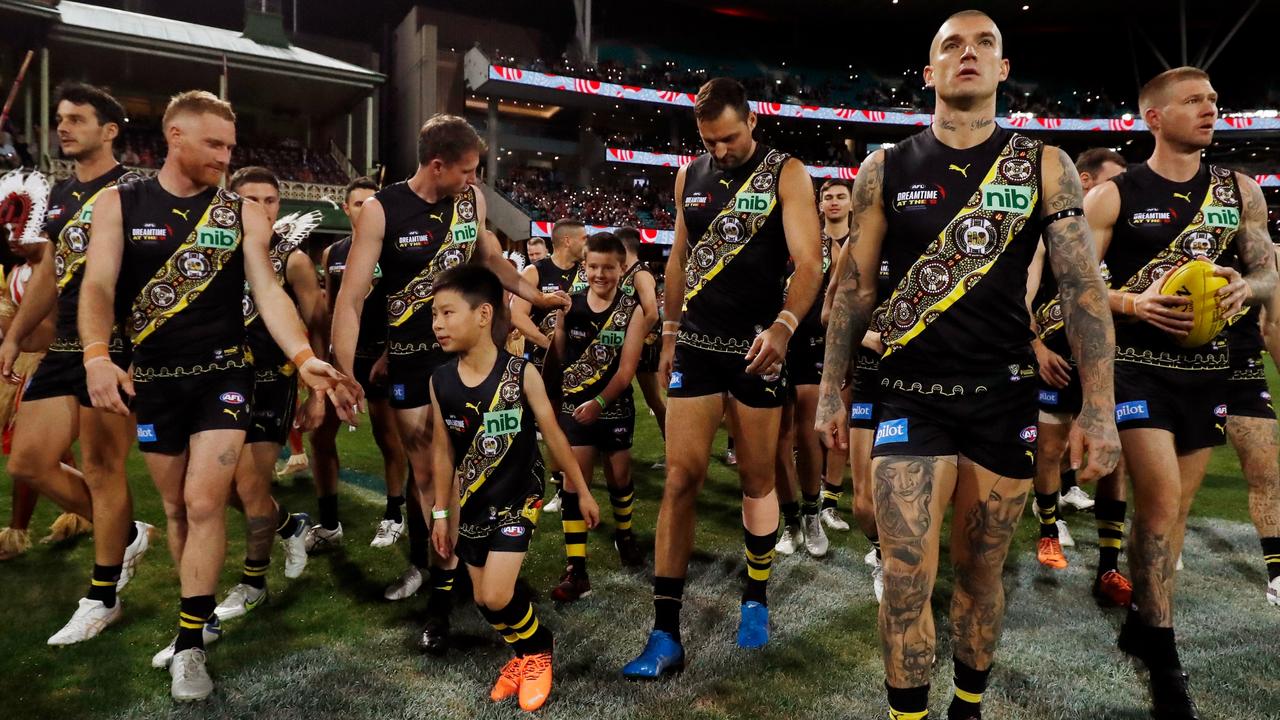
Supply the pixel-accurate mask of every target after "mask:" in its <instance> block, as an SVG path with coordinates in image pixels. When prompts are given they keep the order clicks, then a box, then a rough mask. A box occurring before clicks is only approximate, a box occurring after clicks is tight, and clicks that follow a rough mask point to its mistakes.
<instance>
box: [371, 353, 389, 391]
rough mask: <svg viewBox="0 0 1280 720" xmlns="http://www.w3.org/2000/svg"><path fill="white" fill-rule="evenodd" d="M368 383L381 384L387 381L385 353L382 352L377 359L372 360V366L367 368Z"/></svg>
mask: <svg viewBox="0 0 1280 720" xmlns="http://www.w3.org/2000/svg"><path fill="white" fill-rule="evenodd" d="M368 380H369V384H371V385H381V384H383V383H385V382H386V381H387V354H386V353H382V354H381V355H379V356H378V359H377V360H374V361H373V367H371V368H369V378H368Z"/></svg>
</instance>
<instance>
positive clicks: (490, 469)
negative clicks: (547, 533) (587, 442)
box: [431, 265, 600, 711]
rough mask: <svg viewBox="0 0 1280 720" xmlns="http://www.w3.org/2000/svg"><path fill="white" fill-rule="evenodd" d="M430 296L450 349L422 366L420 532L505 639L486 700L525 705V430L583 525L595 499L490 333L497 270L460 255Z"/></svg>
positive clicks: (529, 511) (532, 655)
mask: <svg viewBox="0 0 1280 720" xmlns="http://www.w3.org/2000/svg"><path fill="white" fill-rule="evenodd" d="M434 295H435V297H434V302H433V305H432V308H431V313H432V329H433V330H434V331H435V333H436V337H437V339H438V340H439V342H440V346H441V347H442V348H443V349H444V350H445V351H446V352H450V353H454V354H455V356H454V358H453V359H452V360H450V361H449V362H448V363H446V364H445V365H443V366H441V367H440V368H439V369H437V370H436V371H435V372H434V373H433V374H432V377H431V406H432V408H433V411H432V418H433V420H432V422H433V423H434V426H435V430H434V436H435V442H433V443H432V452H433V454H434V459H433V463H434V465H433V470H434V471H433V473H432V475H433V477H434V478H435V507H434V508H433V509H432V512H431V517H432V520H433V527H432V535H431V539H432V543H433V544H434V545H435V548H436V551H437V552H439V553H440V555H441V556H442V557H445V558H449V557H451V556H453V555H454V554H456V555H457V556H458V559H459V560H460V561H461V562H463V563H464V564H465V565H466V566H467V572H468V573H469V574H470V575H471V583H472V587H473V588H474V592H475V599H476V604H477V605H478V606H479V608H480V613H481V614H482V615H484V617H485V619H486V620H488V621H489V623H490V624H491V625H493V627H494V629H495V630H497V631H498V632H499V633H500V634H501V635H502V638H503V639H504V640H506V641H507V643H509V644H510V645H511V646H512V649H513V650H515V653H516V656H515V657H514V658H512V659H511V661H510V662H508V663H507V664H506V666H505V667H503V668H502V672H501V674H500V675H499V676H498V681H497V683H496V684H495V685H494V686H493V690H492V692H490V693H489V697H490V699H492V700H493V701H495V702H497V701H501V700H505V699H506V698H509V697H511V696H513V695H519V699H520V707H521V708H522V709H524V710H527V711H533V710H537V709H538V708H540V707H542V704H543V703H545V702H546V700H547V696H548V695H549V694H550V692H551V651H552V637H551V631H550V630H549V629H547V627H546V626H545V625H542V624H540V623H539V621H538V616H537V614H536V613H535V611H534V608H533V604H532V602H531V601H530V597H529V595H528V591H527V590H525V589H524V588H523V587H522V586H518V585H517V584H516V580H517V579H518V577H519V575H520V566H521V564H522V563H523V562H524V556H525V553H526V552H528V550H529V541H530V537H531V535H532V534H533V530H534V528H535V527H536V526H537V522H538V513H539V511H540V510H541V507H542V491H543V484H542V473H543V467H542V459H541V455H540V453H539V452H538V441H537V431H539V430H541V431H542V436H543V439H544V440H545V441H546V443H547V447H548V448H549V449H550V452H551V454H552V455H553V456H554V457H555V458H556V460H557V461H558V462H559V463H560V466H561V467H563V468H565V477H566V480H567V481H568V482H569V484H570V486H571V487H573V488H574V490H575V491H576V492H577V493H579V500H578V504H579V507H581V509H582V514H583V517H584V518H585V520H586V522H587V524H588V526H589V527H595V525H596V524H597V523H598V522H599V521H600V508H599V506H598V505H597V504H596V502H595V501H594V500H593V499H592V498H591V495H590V493H589V492H588V489H587V484H586V482H585V481H583V479H582V473H581V472H580V471H579V470H578V465H577V463H575V462H574V461H573V453H572V452H571V451H570V449H569V442H568V440H566V439H565V436H564V433H563V432H561V431H560V428H559V426H558V425H557V424H556V414H555V410H554V409H553V408H552V406H551V402H550V400H548V399H547V392H546V389H545V388H544V386H543V384H542V377H541V376H540V375H538V373H537V371H536V370H535V369H534V368H533V366H532V365H530V364H529V363H528V361H526V360H525V359H523V358H519V357H516V356H513V355H511V354H510V353H508V352H507V351H506V350H503V349H501V348H499V347H498V345H497V344H496V343H495V342H494V328H495V325H499V326H505V323H503V322H502V316H501V313H502V308H503V305H502V285H501V283H500V282H499V281H498V278H497V276H496V275H494V274H493V273H492V272H490V271H489V270H486V269H485V268H483V267H480V266H476V265H462V266H459V267H456V268H453V269H452V270H449V271H447V272H445V273H443V274H441V276H440V278H439V279H438V280H437V281H436V283H435V287H434ZM455 534H456V541H455V539H454V538H455Z"/></svg>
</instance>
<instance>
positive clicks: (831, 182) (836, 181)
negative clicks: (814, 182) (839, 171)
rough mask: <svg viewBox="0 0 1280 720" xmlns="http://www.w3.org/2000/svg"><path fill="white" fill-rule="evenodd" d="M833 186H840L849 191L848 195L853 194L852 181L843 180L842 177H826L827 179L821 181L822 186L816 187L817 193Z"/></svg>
mask: <svg viewBox="0 0 1280 720" xmlns="http://www.w3.org/2000/svg"><path fill="white" fill-rule="evenodd" d="M833 187H842V188H844V189H845V190H847V191H849V194H850V195H852V194H853V183H851V182H849V181H848V180H845V179H844V178H827V180H826V181H825V182H823V183H822V187H820V188H818V194H819V195H821V194H822V193H824V192H826V191H828V190H830V189H831V188H833Z"/></svg>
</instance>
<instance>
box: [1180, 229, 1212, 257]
mask: <svg viewBox="0 0 1280 720" xmlns="http://www.w3.org/2000/svg"><path fill="white" fill-rule="evenodd" d="M1213 246H1214V237H1213V234H1212V233H1207V232H1204V231H1203V230H1200V231H1197V232H1193V233H1191V234H1190V235H1187V237H1186V238H1184V239H1183V240H1182V252H1183V253H1184V254H1186V255H1188V256H1190V257H1197V258H1198V257H1206V256H1208V255H1209V253H1211V252H1213Z"/></svg>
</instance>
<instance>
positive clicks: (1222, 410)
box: [1213, 405, 1227, 418]
mask: <svg viewBox="0 0 1280 720" xmlns="http://www.w3.org/2000/svg"><path fill="white" fill-rule="evenodd" d="M1213 414H1214V415H1217V416H1218V417H1220V418H1224V417H1226V416H1227V406H1226V405H1219V406H1218V407H1216V408H1214V409H1213Z"/></svg>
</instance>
